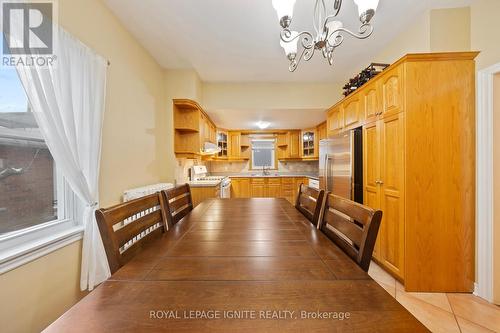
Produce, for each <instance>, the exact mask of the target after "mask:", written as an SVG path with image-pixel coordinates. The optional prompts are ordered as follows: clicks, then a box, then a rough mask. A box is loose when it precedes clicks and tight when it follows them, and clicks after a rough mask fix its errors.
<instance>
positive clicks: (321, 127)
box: [316, 122, 328, 143]
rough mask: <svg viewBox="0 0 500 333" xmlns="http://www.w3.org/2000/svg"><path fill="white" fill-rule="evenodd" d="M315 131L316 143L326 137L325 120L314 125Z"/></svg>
mask: <svg viewBox="0 0 500 333" xmlns="http://www.w3.org/2000/svg"><path fill="white" fill-rule="evenodd" d="M316 133H318V140H317V141H318V143H319V141H321V140H323V139H326V138H327V137H328V135H327V130H326V122H323V123H321V124H319V125H318V126H317V127H316Z"/></svg>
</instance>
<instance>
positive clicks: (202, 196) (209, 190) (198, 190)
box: [191, 186, 220, 207]
mask: <svg viewBox="0 0 500 333" xmlns="http://www.w3.org/2000/svg"><path fill="white" fill-rule="evenodd" d="M219 196H220V188H219V187H218V186H212V187H208V186H203V187H191V197H192V200H193V206H194V207H196V206H198V204H200V202H202V201H204V200H206V199H210V198H219Z"/></svg>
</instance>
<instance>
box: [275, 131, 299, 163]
mask: <svg viewBox="0 0 500 333" xmlns="http://www.w3.org/2000/svg"><path fill="white" fill-rule="evenodd" d="M301 133H302V132H301V131H299V130H294V131H288V132H287V133H285V134H281V133H280V134H278V137H277V142H276V146H277V150H278V151H277V156H278V160H287V159H291V160H298V159H300V158H301V142H302V141H301Z"/></svg>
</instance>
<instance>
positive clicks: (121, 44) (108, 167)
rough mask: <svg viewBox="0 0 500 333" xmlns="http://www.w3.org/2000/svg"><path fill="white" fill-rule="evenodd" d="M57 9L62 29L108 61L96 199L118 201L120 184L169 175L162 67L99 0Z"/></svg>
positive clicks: (72, 0)
mask: <svg viewBox="0 0 500 333" xmlns="http://www.w3.org/2000/svg"><path fill="white" fill-rule="evenodd" d="M59 12H60V15H59V16H60V18H59V22H60V24H61V25H62V26H63V27H64V28H65V29H67V30H68V31H69V32H70V33H71V34H73V35H74V36H76V37H77V38H79V39H80V40H81V41H82V42H84V43H85V44H87V45H88V46H90V47H91V48H93V49H94V50H95V51H96V52H98V53H100V54H101V55H102V56H104V57H106V58H107V59H108V60H109V61H110V62H111V66H110V67H109V71H108V90H107V107H106V113H105V116H104V129H103V147H102V160H101V178H100V197H101V205H102V206H109V205H112V204H115V203H118V202H119V201H120V199H121V194H122V193H123V190H125V189H128V188H132V187H137V186H141V185H146V184H152V183H157V182H159V181H161V180H168V179H170V180H171V179H172V178H173V170H172V169H171V168H169V164H168V162H167V153H168V150H167V146H166V142H167V138H168V135H169V134H170V133H171V130H172V127H171V126H168V123H167V121H166V119H167V118H166V115H165V107H166V92H165V89H164V87H165V82H164V80H165V75H164V71H163V69H162V68H161V67H160V66H159V65H158V64H157V63H156V62H155V60H154V59H153V58H152V57H151V56H150V55H149V53H148V52H146V50H145V49H144V48H142V46H140V45H139V43H138V42H137V41H136V40H135V39H134V37H132V35H131V34H130V33H128V32H127V31H126V30H125V28H124V27H123V26H122V25H121V23H120V22H119V21H118V19H117V18H116V17H115V16H114V15H113V14H112V13H111V11H110V10H109V9H108V8H107V7H106V6H105V5H104V4H103V3H102V2H101V1H100V0H65V1H60V2H59ZM89 20H91V22H92V24H89V23H90V22H89ZM169 148H170V147H169Z"/></svg>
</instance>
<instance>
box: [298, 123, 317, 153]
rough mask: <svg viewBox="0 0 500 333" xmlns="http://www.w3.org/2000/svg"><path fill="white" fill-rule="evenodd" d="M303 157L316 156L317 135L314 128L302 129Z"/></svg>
mask: <svg viewBox="0 0 500 333" xmlns="http://www.w3.org/2000/svg"><path fill="white" fill-rule="evenodd" d="M301 142H302V151H301V157H302V158H303V159H308V160H313V159H317V158H318V148H319V147H318V136H317V131H316V129H315V128H313V129H308V130H303V131H302V135H301Z"/></svg>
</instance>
